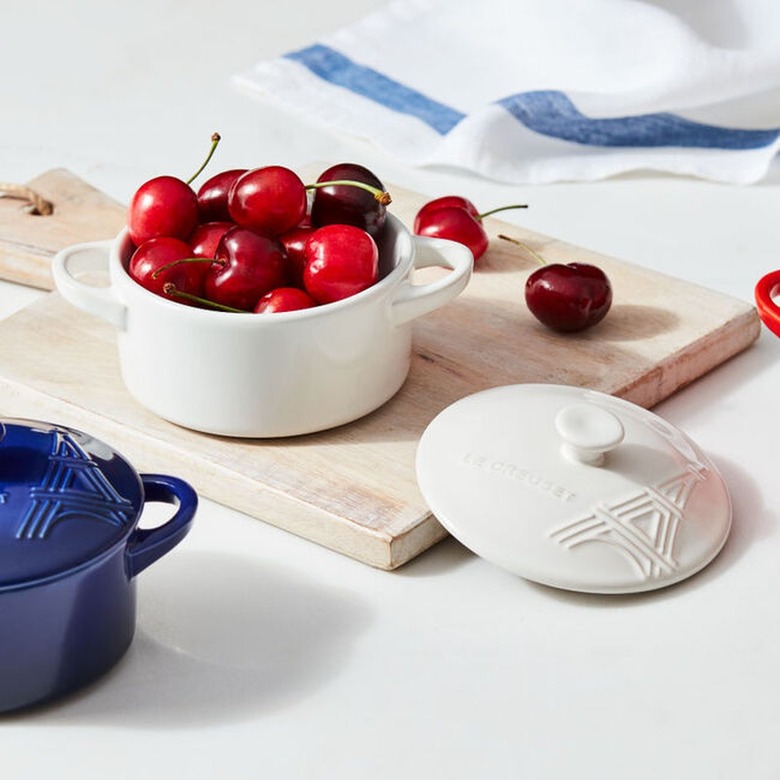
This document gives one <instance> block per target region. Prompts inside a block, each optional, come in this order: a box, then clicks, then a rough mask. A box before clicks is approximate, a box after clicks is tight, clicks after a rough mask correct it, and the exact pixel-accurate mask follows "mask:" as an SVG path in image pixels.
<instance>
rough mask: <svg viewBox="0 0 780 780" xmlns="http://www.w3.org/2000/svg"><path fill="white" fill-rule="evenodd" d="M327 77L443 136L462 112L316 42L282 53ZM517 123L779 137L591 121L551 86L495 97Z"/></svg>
mask: <svg viewBox="0 0 780 780" xmlns="http://www.w3.org/2000/svg"><path fill="white" fill-rule="evenodd" d="M285 57H286V58H287V59H290V60H294V61H295V62H299V63H300V64H301V65H304V66H305V67H306V68H308V69H309V70H310V71H311V72H312V73H314V74H315V75H316V76H319V78H321V79H324V80H325V81H328V82H330V83H331V84H335V85H337V86H340V87H344V88H345V89H348V90H350V91H351V92H354V93H355V94H357V95H361V96H362V97H365V98H368V99H369V100H373V101H374V102H376V103H379V104H381V105H383V106H385V107H386V108H389V109H392V110H393V111H397V112H399V113H402V114H408V115H409V116H414V117H416V118H417V119H419V120H421V121H422V122H425V124H427V125H428V126H429V127H431V128H432V129H433V130H435V131H436V132H437V133H439V134H441V135H445V134H446V133H448V132H449V131H450V130H452V128H453V127H455V125H457V124H458V122H460V121H461V120H462V119H463V118H464V117H465V114H463V113H461V112H460V111H457V110H456V109H454V108H451V107H450V106H447V105H444V104H443V103H439V102H437V101H435V100H432V99H431V98H429V97H427V96H426V95H424V94H422V93H421V92H417V91H416V90H414V89H412V88H411V87H407V86H405V85H403V84H401V83H399V82H398V81H394V80H393V79H391V78H388V77H387V76H385V75H383V74H382V73H379V71H376V70H374V69H373V68H368V67H365V66H363V65H358V64H357V63H355V62H353V61H352V60H350V59H349V58H348V57H345V56H344V55H343V54H341V53H340V52H337V51H336V50H335V49H331V48H330V47H328V46H324V45H322V44H315V45H313V46H309V47H307V48H305V49H300V50H299V51H294V52H290V53H288V54H286V55H285ZM498 105H501V106H503V108H504V109H506V110H507V111H508V112H509V113H510V114H511V115H512V116H513V117H514V118H515V119H516V120H517V121H518V122H520V123H521V124H523V125H525V126H526V127H527V128H528V129H529V130H533V131H534V132H536V133H539V134H541V135H546V136H550V137H553V138H560V139H561V140H564V141H570V142H572V143H577V144H583V145H586V146H612V147H645V148H651V147H669V146H676V147H684V148H685V147H687V148H699V149H734V150H737V149H760V148H761V147H763V146H769V145H770V144H772V143H774V142H775V141H776V140H777V138H778V136H780V129H772V130H740V129H732V128H727V127H718V126H716V125H707V124H702V123H700V122H693V121H691V120H689V119H683V118H682V117H679V116H676V115H675V114H670V113H656V114H643V115H640V116H627V117H620V118H614V119H590V118H588V117H586V116H585V115H584V114H581V113H580V112H579V111H578V110H577V108H576V107H575V106H574V104H573V103H572V102H571V100H570V99H569V98H568V97H567V96H566V95H565V94H564V93H563V92H558V91H555V90H544V91H543V90H540V91H535V92H521V93H518V94H517V95H511V96H510V97H507V98H503V99H502V100H499V101H498Z"/></svg>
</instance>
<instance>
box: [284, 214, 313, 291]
mask: <svg viewBox="0 0 780 780" xmlns="http://www.w3.org/2000/svg"><path fill="white" fill-rule="evenodd" d="M314 230H315V228H313V227H311V226H310V225H309V226H306V225H299V226H298V227H294V228H293V229H292V230H288V231H287V232H286V233H282V235H281V236H279V241H280V242H281V243H282V246H284V248H285V251H286V252H287V270H288V274H287V279H288V282H289V284H290V285H292V286H293V287H303V268H304V266H305V265H306V242H307V241H308V240H309V236H310V235H311V234H312V233H313V232H314Z"/></svg>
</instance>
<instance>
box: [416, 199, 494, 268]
mask: <svg viewBox="0 0 780 780" xmlns="http://www.w3.org/2000/svg"><path fill="white" fill-rule="evenodd" d="M414 232H415V233H416V234H417V235H418V236H432V237H434V238H448V239H449V240H450V241H457V242H458V243H460V244H465V245H466V246H467V247H468V248H469V249H470V250H471V254H472V255H474V260H477V259H479V258H480V257H482V255H484V254H485V252H486V251H487V248H488V245H489V244H490V239H488V235H487V233H486V232H485V228H484V227H482V222H481V221H480V220H479V219H478V218H477V217H473V216H472V215H471V214H469V213H468V212H467V211H466V210H465V209H462V208H459V207H457V206H444V207H442V208H438V209H436V210H434V211H431V212H428V215H427V216H426V217H424V218H423V219H419V217H418V218H417V219H415V221H414Z"/></svg>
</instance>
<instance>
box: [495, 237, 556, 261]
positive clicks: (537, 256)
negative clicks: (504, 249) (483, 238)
mask: <svg viewBox="0 0 780 780" xmlns="http://www.w3.org/2000/svg"><path fill="white" fill-rule="evenodd" d="M498 237H499V238H502V239H503V240H504V241H511V242H512V243H513V244H517V246H519V247H522V248H523V249H525V251H526V252H528V254H529V255H531V256H532V257H533V258H534V260H536V261H537V262H538V263H539V264H540V265H547V261H546V260H545V259H544V258H543V257H542V256H541V255H540V254H539V253H538V252H537V251H535V250H534V249H531V247H530V246H528V244H525V243H523V242H522V241H520V240H519V239H517V238H512V237H511V236H505V235H504V234H503V233H499V234H498Z"/></svg>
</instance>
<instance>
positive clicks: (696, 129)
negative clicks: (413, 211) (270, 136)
mask: <svg viewBox="0 0 780 780" xmlns="http://www.w3.org/2000/svg"><path fill="white" fill-rule="evenodd" d="M234 82H235V84H236V86H237V87H239V88H241V89H243V90H247V91H249V92H250V93H251V94H254V95H259V96H263V97H264V98H265V99H268V100H272V101H275V102H277V103H278V104H280V105H283V106H285V107H287V108H289V109H292V110H294V111H296V112H299V113H300V114H302V115H303V116H305V117H308V118H309V119H311V120H313V121H319V122H324V123H326V124H327V125H329V126H330V127H331V128H333V129H334V130H335V131H339V132H344V133H350V134H353V135H360V136H363V137H366V138H369V139H372V140H373V141H374V142H375V143H376V144H378V145H379V146H381V147H382V148H384V149H385V150H386V151H387V152H389V153H390V154H392V155H394V156H396V157H397V158H398V159H400V160H401V161H404V162H405V163H408V164H411V165H416V166H426V165H440V166H455V167H458V168H462V169H468V170H471V171H473V172H476V173H477V174H480V175H482V176H485V177H488V178H491V179H494V180H498V181H503V182H511V183H527V184H538V183H546V182H553V181H577V180H580V181H584V180H595V179H601V178H604V177H607V176H611V175H615V174H618V173H621V172H625V171H632V170H657V171H666V172H670V173H677V174H687V175H692V176H698V177H702V178H706V179H712V180H717V181H722V182H731V183H742V184H747V183H752V182H756V181H758V180H760V179H761V178H762V177H763V176H765V174H766V172H767V170H768V168H769V166H770V164H771V162H772V159H773V157H774V156H775V155H776V153H777V150H778V148H779V147H780V2H778V0H698V1H697V0H653V1H652V2H651V1H650V0H396V2H390V3H388V4H387V5H386V6H384V7H382V8H381V9H379V10H378V11H375V12H373V13H371V14H370V15H368V16H366V17H364V18H363V19H361V20H360V21H358V22H357V23H355V24H352V25H350V26H348V27H346V28H343V29H340V30H337V31H335V32H333V34H330V35H328V36H326V37H324V38H322V39H321V40H318V41H316V42H314V43H312V45H309V46H306V47H304V48H301V49H299V50H296V51H291V52H289V53H287V54H285V55H283V56H280V57H278V58H276V59H273V60H269V61H264V62H259V63H257V64H256V65H254V66H253V67H251V68H250V69H249V70H247V71H246V72H243V73H239V74H236V76H235V78H234Z"/></svg>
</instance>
